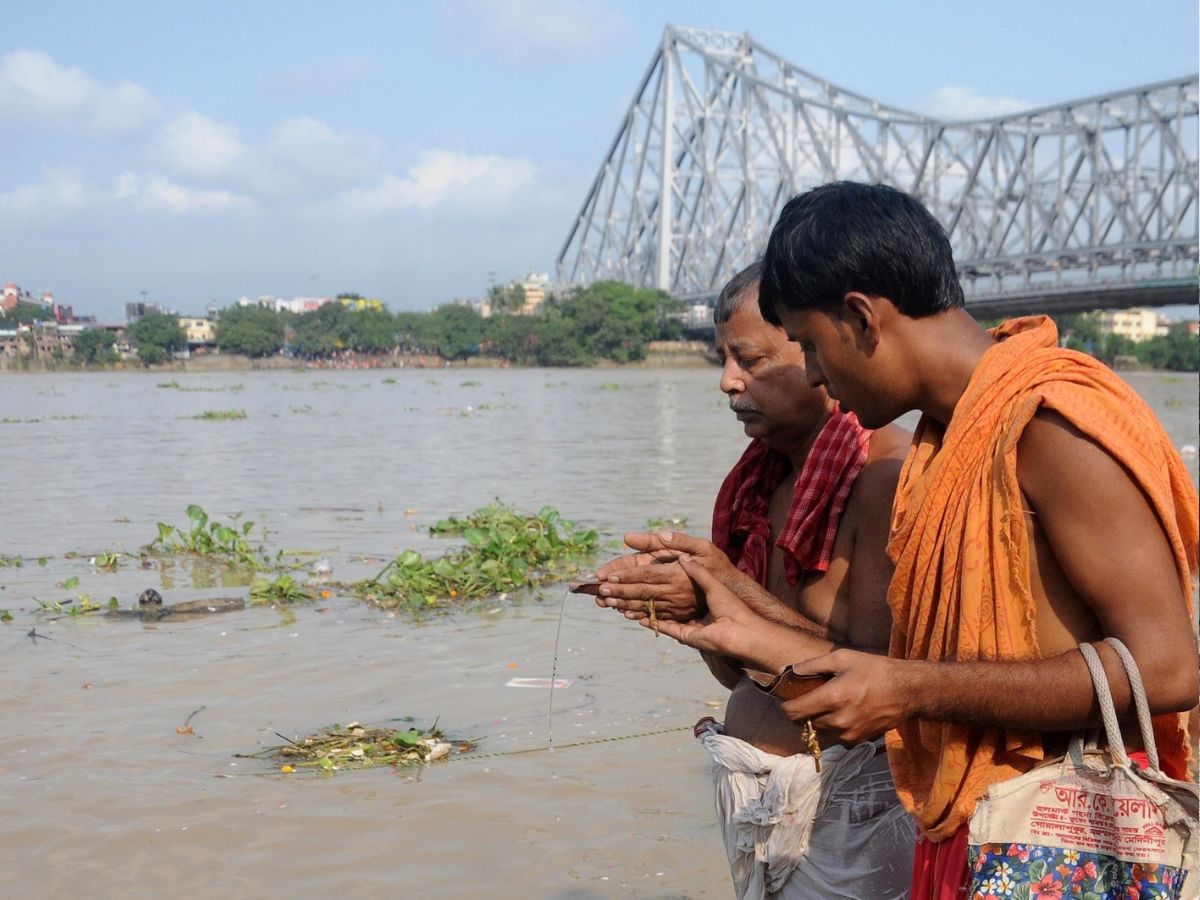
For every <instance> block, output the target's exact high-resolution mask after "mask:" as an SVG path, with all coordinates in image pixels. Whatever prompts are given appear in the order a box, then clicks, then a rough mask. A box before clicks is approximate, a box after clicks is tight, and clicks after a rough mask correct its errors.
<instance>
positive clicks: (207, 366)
mask: <svg viewBox="0 0 1200 900" xmlns="http://www.w3.org/2000/svg"><path fill="white" fill-rule="evenodd" d="M716 363H717V357H716V353H715V351H714V350H713V348H712V345H711V344H709V343H707V342H705V341H652V342H651V343H650V344H648V345H647V347H646V356H645V358H644V359H641V360H638V361H636V362H630V363H615V362H611V361H601V362H598V363H596V364H595V365H593V366H580V367H571V368H595V369H613V368H633V369H640V368H650V369H658V368H699V367H704V366H709V365H716ZM445 368H466V369H507V368H536V367H519V366H514V365H513V364H511V363H510V362H509V361H508V360H505V359H498V358H496V357H490V356H471V357H468V358H467V359H465V360H449V359H446V358H445V357H442V356H438V355H437V354H431V353H397V354H390V353H389V354H377V353H339V354H336V355H335V356H333V357H330V358H328V359H300V358H298V357H294V356H265V357H252V356H243V355H242V354H240V353H201V354H196V355H194V356H191V357H189V358H188V359H175V360H171V361H169V362H164V363H158V364H156V365H152V366H143V365H141V364H140V363H139V362H138V361H137V360H136V359H129V360H122V361H120V362H117V363H112V364H110V365H103V366H85V365H80V364H76V363H72V362H70V361H68V360H39V359H30V358H28V357H25V358H18V359H12V358H6V357H0V373H3V372H12V373H29V374H34V373H45V372H142V371H145V372H250V371H257V370H266V371H280V370H290V369H316V370H325V369H337V370H359V369H362V370H370V369H445Z"/></svg>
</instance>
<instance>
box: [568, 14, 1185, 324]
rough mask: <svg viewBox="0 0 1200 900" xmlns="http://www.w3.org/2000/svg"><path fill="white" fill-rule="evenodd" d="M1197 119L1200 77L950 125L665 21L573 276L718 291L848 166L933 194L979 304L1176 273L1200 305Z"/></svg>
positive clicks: (926, 199) (1118, 286)
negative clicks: (787, 213) (808, 194)
mask: <svg viewBox="0 0 1200 900" xmlns="http://www.w3.org/2000/svg"><path fill="white" fill-rule="evenodd" d="M1198 121H1200V84H1198V80H1197V76H1195V75H1191V76H1187V77H1184V78H1179V79H1174V80H1171V81H1164V82H1158V83H1156V84H1150V85H1144V86H1141V87H1137V88H1130V89H1128V90H1125V91H1119V92H1115V93H1111V94H1105V95H1102V96H1095V97H1089V98H1085V99H1082V100H1075V101H1070V102H1067V103H1062V104H1059V105H1055V106H1047V107H1041V108H1038V109H1033V110H1029V111H1026V112H1021V113H1015V114H1010V115H1004V116H999V117H995V118H990V119H981V120H974V121H939V120H936V119H933V118H930V117H928V116H923V115H919V114H917V113H913V112H908V111H905V110H901V109H897V108H893V107H889V106H886V105H885V104H883V103H881V102H879V101H876V100H873V99H871V98H869V97H864V96H862V95H859V94H855V93H853V92H851V91H847V90H844V89H842V88H839V87H837V86H835V85H833V84H830V83H829V82H827V81H824V80H822V79H820V78H818V77H817V76H815V75H812V74H811V73H809V72H806V71H804V70H803V69H801V68H799V67H797V66H795V65H793V64H792V63H790V62H788V61H786V60H784V59H782V58H781V57H779V56H778V55H776V54H774V53H772V52H771V51H769V50H767V49H765V48H764V47H762V46H761V45H760V44H758V43H757V42H755V41H754V40H753V39H752V38H751V37H750V36H749V35H748V34H743V33H738V32H721V31H709V30H700V29H691V28H678V27H675V26H667V28H666V29H665V30H664V32H663V38H662V43H661V44H660V46H659V48H658V49H657V51H656V52H655V54H654V56H653V58H652V59H651V62H650V65H649V67H648V68H647V70H646V73H645V75H644V76H643V78H642V80H641V82H640V83H639V86H638V88H637V91H636V93H635V94H634V98H633V100H632V102H631V103H630V105H629V108H628V110H627V111H626V114H625V116H624V118H623V119H622V121H621V124H620V127H619V128H618V130H617V135H616V137H615V138H614V140H613V142H612V144H611V146H610V147H609V150H608V153H607V155H606V156H605V158H604V162H603V163H602V164H601V167H600V170H599V172H598V173H597V175H596V177H595V179H594V180H593V182H592V185H591V188H590V190H589V191H588V194H587V197H586V199H585V200H584V203H583V205H582V208H581V209H580V212H579V215H578V216H577V217H576V220H575V222H574V224H573V226H572V228H571V230H570V233H569V234H568V237H567V239H566V241H565V243H564V244H563V247H562V250H561V252H560V253H559V256H558V261H557V269H558V275H559V279H560V281H562V282H563V283H566V284H589V283H591V282H594V281H598V280H603V279H616V280H621V281H626V282H630V283H632V284H635V285H638V286H641V287H658V288H660V289H662V290H665V291H668V292H670V293H671V294H673V295H674V296H677V297H681V298H684V299H697V300H698V299H707V298H711V297H712V296H713V295H714V294H715V292H716V291H717V290H719V289H720V287H721V285H722V284H723V283H724V281H725V280H726V279H727V278H728V277H729V276H730V275H732V274H733V273H734V272H735V271H736V270H737V269H739V268H740V267H741V266H743V265H745V264H747V263H749V262H750V261H751V260H752V259H754V258H755V257H756V256H758V255H759V254H761V252H762V249H763V246H764V245H765V243H766V238H767V235H768V234H769V233H770V229H771V225H772V224H773V223H774V220H775V218H776V217H777V215H778V213H779V210H780V209H781V208H782V206H783V204H784V203H785V202H786V201H787V200H788V199H789V198H790V197H792V196H793V195H795V194H797V193H799V192H801V191H803V190H806V189H808V188H811V187H814V186H816V185H818V184H823V183H826V182H829V181H834V180H841V179H845V180H852V181H866V182H881V183H885V184H890V185H893V186H894V187H897V188H900V189H901V190H904V191H907V192H909V193H911V194H913V195H915V196H916V197H918V198H919V199H920V200H921V201H922V202H923V203H924V204H925V205H926V206H927V207H928V208H929V209H930V211H931V212H932V213H933V214H934V215H935V216H936V217H937V218H938V219H939V221H941V222H942V223H943V225H944V226H945V227H946V229H947V232H948V233H949V235H950V241H951V244H952V246H953V248H954V254H955V260H956V262H957V265H958V268H959V274H960V277H961V278H962V282H963V288H964V291H965V293H966V295H967V300H968V303H969V304H970V305H971V306H972V307H973V308H975V307H978V308H980V309H983V308H985V307H986V308H992V307H995V308H1001V307H1005V308H1010V309H1015V308H1016V307H1017V306H1019V305H1020V302H1008V301H1017V300H1018V298H1021V297H1029V296H1031V295H1032V296H1037V295H1041V294H1044V295H1047V296H1050V295H1055V296H1062V297H1066V296H1067V295H1072V296H1074V297H1076V298H1078V297H1081V296H1084V295H1095V296H1097V297H1099V298H1103V297H1110V298H1111V299H1113V300H1114V301H1117V302H1114V303H1112V304H1111V305H1126V303H1127V302H1128V298H1132V297H1136V296H1137V295H1139V294H1140V293H1142V292H1139V291H1137V290H1131V288H1134V287H1136V286H1137V285H1139V284H1142V283H1159V284H1162V283H1163V282H1167V281H1170V282H1175V283H1181V284H1184V285H1185V291H1184V292H1185V294H1186V293H1187V290H1186V285H1189V284H1190V298H1191V300H1192V301H1194V300H1195V299H1196V263H1197V259H1198V256H1200V254H1198V239H1197V220H1198V211H1200V201H1198V198H1197V192H1198V190H1200V187H1198V181H1200V177H1198V176H1200V173H1198V165H1197V124H1198ZM1152 294H1153V292H1147V293H1146V296H1150V295H1152ZM1122 298H1124V299H1122ZM1089 302H1090V301H1089ZM1100 305H1105V303H1101V304H1100Z"/></svg>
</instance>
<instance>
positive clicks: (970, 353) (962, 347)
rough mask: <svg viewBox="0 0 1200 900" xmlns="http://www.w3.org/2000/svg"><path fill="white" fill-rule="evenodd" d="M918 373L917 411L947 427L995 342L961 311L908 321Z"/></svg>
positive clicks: (954, 310) (968, 315)
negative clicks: (985, 355)
mask: <svg viewBox="0 0 1200 900" xmlns="http://www.w3.org/2000/svg"><path fill="white" fill-rule="evenodd" d="M911 324H912V325H915V326H916V327H915V328H914V330H913V335H914V341H913V346H914V347H916V348H918V349H917V351H916V362H917V372H918V373H919V379H920V384H919V409H920V410H921V412H923V413H925V414H926V415H928V416H930V417H931V418H933V419H934V420H936V421H938V422H940V423H941V424H942V425H943V426H945V425H949V424H950V419H951V418H952V417H953V416H954V408H955V407H956V406H957V405H958V401H959V400H960V399H962V395H963V394H964V393H965V392H966V390H967V385H968V384H969V383H970V381H971V376H972V375H974V374H975V369H976V368H977V367H978V366H979V361H980V360H981V359H982V358H983V355H984V354H985V353H987V351H988V350H990V349H991V348H992V347H993V346H995V343H996V340H995V338H993V337H992V336H991V335H990V334H988V333H987V331H985V330H984V329H983V328H982V327H980V325H979V323H978V322H976V321H975V320H974V319H973V318H971V316H970V314H968V313H967V312H966V310H963V309H952V310H948V311H947V312H944V313H939V314H938V315H936V316H930V317H928V318H926V319H920V320H911Z"/></svg>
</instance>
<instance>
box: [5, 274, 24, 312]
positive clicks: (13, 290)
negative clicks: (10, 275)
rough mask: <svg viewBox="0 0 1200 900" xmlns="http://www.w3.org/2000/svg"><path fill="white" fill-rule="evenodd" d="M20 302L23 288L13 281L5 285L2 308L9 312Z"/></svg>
mask: <svg viewBox="0 0 1200 900" xmlns="http://www.w3.org/2000/svg"><path fill="white" fill-rule="evenodd" d="M20 302H21V289H20V288H19V287H17V286H16V285H15V284H13V283H12V282H11V281H10V282H8V283H7V284H6V285H4V300H3V304H2V306H0V308H2V309H3V310H4V311H5V312H8V311H9V310H10V309H12V308H13V307H15V306H16V305H17V304H18V303H20Z"/></svg>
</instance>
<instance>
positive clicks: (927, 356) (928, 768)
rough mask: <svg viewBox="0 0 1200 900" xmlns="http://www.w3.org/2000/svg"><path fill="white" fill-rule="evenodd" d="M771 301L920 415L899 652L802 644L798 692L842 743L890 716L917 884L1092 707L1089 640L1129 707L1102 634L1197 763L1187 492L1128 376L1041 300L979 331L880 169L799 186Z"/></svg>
mask: <svg viewBox="0 0 1200 900" xmlns="http://www.w3.org/2000/svg"><path fill="white" fill-rule="evenodd" d="M761 302H762V306H763V312H764V316H765V317H766V318H767V319H768V321H772V322H779V323H781V324H782V325H783V327H784V328H785V330H786V331H787V333H788V335H789V336H790V337H791V338H792V339H793V340H794V341H796V342H797V343H798V344H799V346H800V347H801V349H802V350H803V352H804V359H805V369H806V372H807V374H808V379H809V384H811V385H813V386H814V387H822V386H823V387H825V388H827V390H828V391H829V394H830V396H832V397H834V398H836V399H837V400H838V401H839V402H840V403H841V405H842V408H843V409H846V410H853V411H854V412H855V413H857V415H858V417H859V419H860V421H861V422H862V423H863V425H864V426H865V427H868V428H871V427H879V426H880V425H883V424H884V423H887V422H890V421H892V420H893V419H895V418H896V417H897V416H899V415H901V414H902V413H905V412H907V411H909V410H920V411H921V413H922V414H923V415H922V419H921V421H920V424H919V426H918V428H917V432H916V434H915V436H914V438H913V444H912V448H911V449H910V451H909V454H908V457H907V459H906V461H905V464H904V470H903V473H902V475H901V479H900V486H899V488H898V491H897V495H896V506H895V514H894V521H893V523H892V534H891V540H890V544H889V553H890V555H891V557H892V559H893V560H894V561H895V563H896V572H895V576H894V578H893V581H892V584H891V588H890V590H889V594H888V600H889V603H890V605H891V608H892V616H893V621H894V630H893V633H892V639H891V646H890V651H889V655H888V656H887V657H883V656H879V655H872V654H868V653H862V652H858V651H854V650H836V651H834V652H833V653H831V654H828V655H825V656H822V657H819V658H816V659H810V660H807V661H805V662H804V663H803V664H801V665H799V666H797V667H796V669H797V670H798V671H799V672H801V673H818V672H819V673H828V675H829V676H831V677H830V680H829V681H828V682H827V683H825V684H824V685H823V686H821V687H819V688H818V689H816V690H814V691H812V692H811V693H809V694H807V695H806V696H804V697H801V698H799V699H797V700H794V701H791V702H789V703H786V704H784V710H785V712H786V713H787V715H788V716H789V717H790V718H792V719H793V720H796V721H805V720H808V719H811V720H812V721H813V722H814V723H815V724H816V725H817V726H818V727H822V728H827V729H830V730H831V731H833V732H834V733H836V734H838V735H840V736H841V737H842V738H843V739H844V740H848V741H854V740H858V739H860V738H861V737H863V736H866V735H870V734H876V733H878V732H879V731H881V730H888V729H890V731H889V733H888V750H889V756H890V759H891V763H892V771H893V774H894V776H895V780H896V786H897V789H898V791H899V793H900V797H901V799H902V800H903V801H904V803H905V805H906V806H907V807H908V808H909V809H910V810H911V811H912V812H913V814H914V815H915V816H916V818H917V822H918V824H919V826H920V828H921V830H922V831H923V833H924V837H925V838H926V840H923V841H921V842H919V845H918V848H917V859H916V863H915V866H914V892H913V897H914V898H922V897H950V896H961V894H956V893H954V891H955V890H957V889H960V888H961V886H963V885H964V884H966V883H967V882H968V881H969V875H968V873H967V870H966V850H965V847H966V832H967V822H968V819H969V817H970V815H971V812H972V810H973V809H974V806H975V803H976V801H977V800H978V799H979V798H980V797H981V796H982V795H983V794H984V793H985V792H986V791H987V789H988V787H989V786H990V785H992V784H994V783H996V782H998V781H1002V780H1004V779H1007V778H1009V777H1011V776H1013V775H1015V774H1018V773H1021V772H1025V771H1027V770H1029V769H1030V768H1031V767H1033V766H1034V765H1036V764H1037V763H1039V762H1041V761H1042V760H1043V759H1046V758H1048V757H1052V756H1058V755H1061V754H1062V752H1063V750H1064V747H1065V742H1066V739H1067V736H1068V734H1069V732H1070V731H1072V730H1074V729H1079V728H1083V727H1085V726H1091V725H1094V724H1095V723H1096V722H1097V721H1098V719H1099V715H1098V710H1097V704H1096V701H1095V699H1094V696H1093V689H1092V685H1091V681H1090V678H1089V674H1088V670H1087V667H1086V665H1085V663H1084V661H1083V659H1082V655H1081V653H1080V652H1079V651H1078V649H1077V646H1078V644H1079V643H1080V642H1084V641H1086V642H1093V643H1095V646H1096V648H1097V650H1098V651H1099V654H1100V656H1101V658H1102V660H1103V662H1104V667H1105V671H1106V672H1107V674H1108V679H1109V684H1110V687H1111V689H1112V693H1113V696H1114V699H1115V702H1116V706H1117V712H1118V714H1119V715H1126V714H1128V713H1129V712H1130V708H1131V701H1130V688H1129V683H1128V681H1127V679H1126V677H1125V674H1124V672H1123V670H1122V668H1121V666H1120V665H1119V663H1118V661H1117V660H1116V657H1115V653H1114V652H1113V650H1112V649H1111V648H1110V647H1109V646H1108V645H1106V644H1103V643H1099V642H1100V641H1101V640H1102V639H1103V638H1104V637H1107V636H1115V637H1118V638H1120V639H1121V640H1122V641H1123V642H1124V643H1125V644H1126V645H1127V646H1128V647H1129V649H1130V650H1131V651H1132V653H1133V656H1134V657H1135V659H1136V660H1137V663H1138V665H1139V667H1140V669H1141V673H1142V677H1143V680H1144V682H1145V688H1146V693H1147V696H1148V698H1149V702H1150V707H1151V711H1152V712H1153V713H1155V714H1156V719H1155V733H1156V740H1157V743H1158V749H1159V753H1160V756H1161V757H1162V759H1163V766H1162V767H1163V769H1164V770H1165V771H1166V772H1167V773H1168V774H1171V775H1174V776H1176V777H1181V776H1183V775H1184V774H1185V770H1186V764H1187V759H1188V756H1189V747H1188V741H1187V737H1186V715H1183V714H1182V713H1184V712H1185V711H1187V710H1189V709H1191V708H1193V707H1194V706H1195V705H1196V702H1197V654H1196V631H1195V626H1194V623H1193V621H1192V619H1191V607H1192V596H1193V591H1194V589H1195V575H1196V569H1197V533H1198V524H1197V502H1196V493H1195V490H1194V488H1193V487H1192V484H1191V479H1190V476H1189V474H1188V472H1187V471H1186V469H1185V468H1184V466H1183V463H1182V462H1181V460H1180V459H1179V457H1178V455H1177V454H1176V452H1175V450H1174V447H1173V446H1172V444H1171V442H1170V440H1169V439H1168V438H1167V436H1166V435H1165V433H1164V432H1163V430H1162V428H1161V426H1160V425H1159V424H1158V422H1157V420H1156V419H1155V418H1154V416H1153V414H1152V413H1151V412H1150V411H1149V409H1148V408H1147V407H1146V405H1145V404H1144V403H1143V402H1142V401H1141V400H1140V399H1139V398H1138V396H1137V395H1136V394H1135V393H1134V392H1133V391H1132V390H1131V389H1130V388H1129V387H1128V386H1127V385H1126V384H1125V383H1124V382H1122V381H1121V380H1120V379H1119V378H1117V377H1116V376H1115V375H1113V374H1112V373H1111V372H1110V371H1109V370H1108V369H1106V368H1105V367H1104V366H1102V365H1101V364H1099V363H1097V362H1096V361H1094V360H1092V359H1090V358H1089V357H1086V356H1083V355H1081V354H1077V353H1073V352H1071V351H1067V350H1060V349H1059V348H1058V346H1057V334H1056V331H1055V329H1054V326H1053V323H1051V322H1050V321H1049V320H1047V319H1044V318H1040V317H1038V318H1028V319H1018V320H1015V321H1011V322H1008V323H1005V324H1004V325H1003V326H1001V327H1000V328H998V329H996V330H994V331H993V332H991V333H989V332H987V331H984V330H983V329H982V328H980V327H979V325H977V324H976V323H975V321H974V320H973V319H972V318H971V317H970V316H969V315H968V314H967V313H966V311H965V310H964V308H963V297H962V291H961V288H960V286H959V283H958V280H957V277H956V274H955V268H954V262H953V259H952V258H951V251H950V245H949V241H948V239H947V237H946V235H945V232H944V231H943V230H942V228H941V227H940V226H939V225H938V223H937V222H936V221H935V220H934V219H933V218H932V216H930V214H929V213H928V212H927V211H926V210H925V209H924V208H923V207H922V206H921V205H920V204H919V203H918V202H917V201H915V200H914V199H913V198H911V197H909V196H907V195H905V194H903V193H901V192H899V191H896V190H893V189H891V188H887V187H883V186H867V185H861V184H850V183H838V184H831V185H825V186H823V187H820V188H817V189H815V190H813V191H810V192H808V193H806V194H803V195H801V196H799V197H797V198H795V199H793V200H792V201H791V202H789V203H788V204H787V206H785V207H784V210H783V212H782V213H781V215H780V217H779V220H778V222H777V223H776V225H775V227H774V229H773V231H772V234H771V237H770V241H769V243H768V246H767V251H766V256H765V266H764V273H763V278H762V287H761ZM684 565H685V568H687V569H688V571H689V572H692V573H693V574H699V576H700V578H701V584H702V585H703V584H706V583H707V584H713V583H714V582H713V581H712V579H711V577H710V576H708V575H707V574H706V573H704V572H702V571H701V567H699V566H696V565H695V563H693V562H685V563H684ZM725 599H726V598H722V602H724V600H725ZM709 607H710V610H711V609H712V608H713V598H712V597H711V596H710V597H709ZM722 608H724V607H722ZM734 615H735V617H736V616H738V615H743V613H742V612H740V611H737V610H735V612H734ZM718 618H719V617H718ZM764 655H765V656H767V657H769V658H767V659H763V660H761V661H762V662H765V663H767V664H778V663H779V662H780V659H779V657H778V654H774V655H772V654H770V653H766V654H764Z"/></svg>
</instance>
